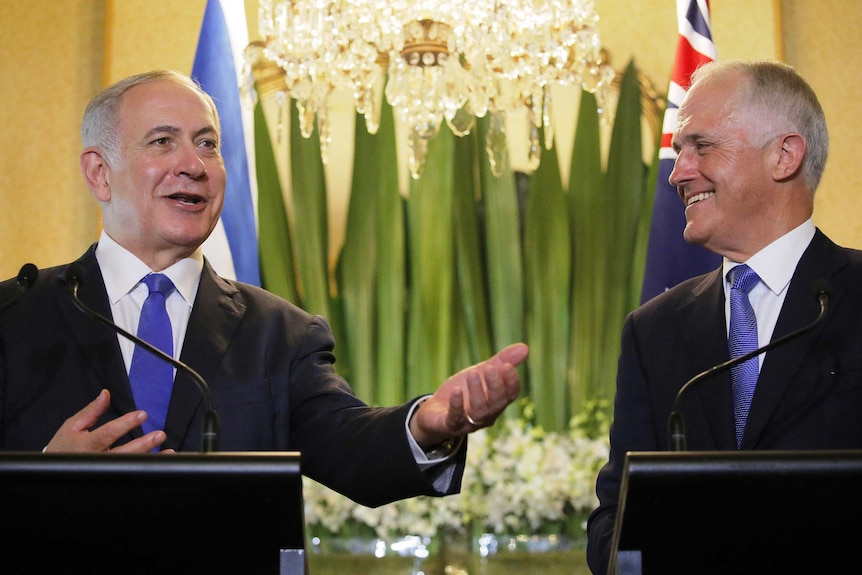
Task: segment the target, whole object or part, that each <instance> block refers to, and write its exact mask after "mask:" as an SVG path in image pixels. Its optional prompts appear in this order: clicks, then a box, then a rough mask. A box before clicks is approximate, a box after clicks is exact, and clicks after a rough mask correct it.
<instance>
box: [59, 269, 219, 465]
mask: <svg viewBox="0 0 862 575" xmlns="http://www.w3.org/2000/svg"><path fill="white" fill-rule="evenodd" d="M79 284H80V279H79V277H78V274H74V273H70V274H69V286H70V289H71V292H72V301H73V302H74V303H75V307H77V308H78V309H79V310H81V311H82V312H84V313H85V314H87V315H89V316H90V317H92V318H94V319H96V320H98V321H100V322H102V323H103V324H105V325H107V326H108V327H110V328H111V329H113V330H114V331H116V332H118V333H119V334H120V335H122V336H123V337H125V338H126V339H128V340H130V341H132V342H134V343H135V344H136V345H140V346H142V347H144V348H145V349H147V351H149V352H150V353H154V354H155V355H157V356H159V357H160V358H161V359H163V360H165V361H166V362H168V363H170V364H171V365H173V366H174V367H175V368H177V369H179V370H180V371H184V372H186V373H188V374H189V375H190V376H191V377H192V379H193V380H194V382H195V383H196V384H197V386H198V389H199V390H200V392H201V395H203V397H204V403H206V406H207V411H206V414H205V415H204V427H203V433H202V436H201V438H202V448H201V451H203V452H204V453H210V452H213V451H217V450H218V426H219V421H218V414H217V413H216V411H215V409H214V407H213V400H212V393H211V392H210V388H209V385H207V383H206V381H204V378H203V377H202V376H201V375H200V374H199V373H198V372H197V371H195V370H194V369H192V368H191V367H190V366H189V365H187V364H185V363H183V362H181V361H178V360H176V359H174V358H173V357H171V356H170V355H168V354H166V353H165V352H164V351H162V350H160V349H159V348H157V347H155V346H154V345H152V344H150V343H148V342H146V341H144V340H143V339H141V338H139V337H137V336H135V335H132V334H131V333H129V332H128V331H126V330H124V329H123V328H121V327H120V326H118V325H117V324H115V323H114V322H112V321H111V320H110V319H108V318H106V317H105V316H103V315H102V314H100V313H98V312H96V311H95V310H92V309H90V308H89V307H87V306H86V305H85V304H84V302H82V301H81V299H80V298H79V297H78V285H79Z"/></svg>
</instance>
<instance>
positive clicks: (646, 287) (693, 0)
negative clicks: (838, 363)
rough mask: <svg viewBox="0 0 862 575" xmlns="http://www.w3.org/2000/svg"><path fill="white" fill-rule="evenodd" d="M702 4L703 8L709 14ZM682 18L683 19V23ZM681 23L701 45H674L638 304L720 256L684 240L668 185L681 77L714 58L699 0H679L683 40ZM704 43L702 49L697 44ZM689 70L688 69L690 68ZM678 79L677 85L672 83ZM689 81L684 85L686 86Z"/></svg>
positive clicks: (678, 203) (680, 208) (681, 212)
mask: <svg viewBox="0 0 862 575" xmlns="http://www.w3.org/2000/svg"><path fill="white" fill-rule="evenodd" d="M708 6H709V5H708V4H707V3H706V2H703V10H708ZM683 15H685V18H684V20H683V19H682V18H683ZM685 21H687V22H688V25H689V26H691V27H692V29H693V30H694V31H695V32H696V33H697V34H699V35H700V36H702V37H703V39H704V40H705V42H703V43H698V45H699V47H700V48H705V49H706V51H705V52H704V51H699V50H697V49H696V48H695V47H694V46H693V45H692V44H691V43H690V42H687V41H680V42H678V43H677V53H676V57H675V59H674V70H673V73H672V75H671V78H672V80H671V84H670V89H669V91H668V92H669V93H668V102H667V109H666V110H665V116H664V122H663V129H662V144H661V146H662V147H661V149H660V150H659V157H660V159H659V165H658V180H657V181H656V188H655V198H654V200H653V211H652V221H651V222H650V232H649V243H648V244H647V255H646V266H645V269H644V280H643V286H642V287H641V303H644V302H646V301H647V300H649V299H651V298H653V297H655V296H657V295H659V294H660V293H662V292H663V291H665V290H667V289H670V288H672V287H673V286H675V285H676V284H678V283H680V282H681V281H684V280H687V279H688V278H691V277H694V276H697V275H700V274H704V273H707V272H709V271H711V270H713V269H715V268H717V267H718V266H719V264H720V263H721V257H720V256H719V255H717V254H714V253H712V252H710V251H709V250H707V249H706V248H702V247H700V246H696V245H692V244H689V243H688V242H686V241H685V239H684V238H683V231H684V230H685V206H684V205H683V202H682V200H681V199H680V197H679V194H678V193H677V189H676V186H672V185H671V184H670V182H668V178H669V177H670V174H671V172H672V171H673V166H674V162H675V161H676V154H675V153H674V152H673V150H672V149H671V148H670V137H671V133H672V132H673V130H674V129H675V128H676V125H675V124H676V115H677V112H678V110H677V108H678V106H679V104H680V103H682V98H683V97H684V95H685V90H686V89H687V88H686V87H684V86H683V85H682V79H683V78H686V79H687V78H688V75H690V74H691V73H692V72H694V67H696V65H697V62H698V61H703V60H712V59H714V57H715V56H714V52H715V45H714V44H713V43H712V32H711V30H710V23H709V13H708V11H707V12H703V11H701V6H699V3H698V1H697V0H677V22H678V26H679V31H678V32H679V36H680V38H682V37H684V36H685V33H686V32H687V31H686V29H685ZM701 44H702V45H701ZM689 68H690V69H689ZM674 80H676V83H674ZM687 85H688V84H687V82H686V83H685V86H687Z"/></svg>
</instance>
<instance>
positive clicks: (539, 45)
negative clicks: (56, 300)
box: [246, 0, 614, 178]
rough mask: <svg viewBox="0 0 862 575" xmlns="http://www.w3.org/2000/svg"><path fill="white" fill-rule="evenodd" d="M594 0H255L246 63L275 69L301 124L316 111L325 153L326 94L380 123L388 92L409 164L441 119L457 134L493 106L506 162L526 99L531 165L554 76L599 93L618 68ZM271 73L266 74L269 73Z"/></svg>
mask: <svg viewBox="0 0 862 575" xmlns="http://www.w3.org/2000/svg"><path fill="white" fill-rule="evenodd" d="M597 22H598V16H597V14H596V13H595V11H594V8H593V2H591V1H589V0H455V1H450V0H418V1H417V0H260V2H259V26H260V34H261V37H262V38H264V40H263V41H262V42H258V43H253V44H252V45H250V46H249V49H248V50H247V53H246V56H247V64H248V65H250V66H252V67H253V68H257V69H260V68H261V67H262V66H264V65H265V64H266V63H270V64H271V63H274V64H275V65H277V67H278V69H279V78H278V82H279V86H280V88H279V93H280V94H281V95H282V97H284V96H285V95H286V96H289V97H290V98H291V99H293V100H295V102H296V105H297V108H298V111H299V119H300V130H301V132H302V134H303V136H305V137H308V136H310V135H311V133H312V131H313V130H314V126H315V120H316V124H317V129H318V136H319V138H320V145H321V155H322V157H323V160H324V162H325V161H327V157H328V146H329V143H330V135H329V114H328V112H329V110H328V100H329V97H330V95H331V94H332V93H333V92H334V91H335V90H348V91H349V93H351V94H352V96H353V102H354V105H355V108H356V111H357V113H359V114H362V115H363V116H364V118H365V123H366V127H367V129H368V131H369V132H370V133H372V134H374V133H376V131H377V128H378V126H379V123H380V113H381V101H382V98H383V97H384V96H385V98H386V100H387V102H388V103H389V104H390V105H391V106H392V108H393V110H394V112H395V114H396V118H397V120H398V121H399V122H400V123H402V125H403V126H405V127H406V133H407V142H408V147H409V153H408V164H409V167H410V173H411V176H412V177H414V178H418V177H419V176H420V175H421V172H422V167H423V165H424V161H425V156H426V153H427V148H428V142H429V141H430V140H431V139H433V138H434V137H435V136H436V135H437V133H438V132H439V130H440V128H441V126H442V124H443V122H444V121H445V122H446V123H447V124H448V125H449V128H450V129H451V130H452V132H453V133H454V134H455V135H458V136H464V135H466V134H468V133H470V131H471V130H472V129H473V127H474V126H475V122H476V118H477V117H485V116H486V115H487V116H488V117H489V128H488V133H487V137H486V148H487V150H488V154H489V158H490V164H491V169H492V171H493V172H494V173H495V174H498V175H499V174H500V173H502V171H503V169H504V167H505V166H506V165H507V154H508V152H507V149H506V143H505V142H506V135H505V120H506V117H507V115H508V114H510V113H511V112H514V111H516V110H524V111H525V112H526V117H527V126H528V130H529V134H528V138H529V141H530V145H529V146H528V148H529V150H530V152H529V155H530V157H529V159H528V162H529V164H530V166H531V167H536V166H538V163H539V159H540V158H539V156H540V153H541V152H540V149H541V146H540V143H539V133H540V127H543V128H544V134H545V138H544V140H545V141H544V144H545V147H546V148H549V147H550V145H551V142H552V140H553V128H552V122H551V120H552V98H551V86H552V85H555V84H557V85H563V86H578V85H580V86H581V87H582V88H583V89H584V90H587V91H589V92H592V93H595V94H596V95H597V98H599V101H600V104H601V101H602V94H603V92H604V89H605V88H607V87H609V85H610V84H611V83H612V81H613V78H614V71H613V69H612V68H611V67H610V66H609V65H607V64H606V63H605V62H604V61H603V58H602V50H601V43H600V41H599V35H598V30H597ZM270 75H271V74H270Z"/></svg>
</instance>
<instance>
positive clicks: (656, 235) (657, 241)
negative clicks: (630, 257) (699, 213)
mask: <svg viewBox="0 0 862 575" xmlns="http://www.w3.org/2000/svg"><path fill="white" fill-rule="evenodd" d="M673 164H674V160H670V159H666V160H661V161H660V162H659V169H658V185H657V186H656V191H655V200H654V202H653V215H652V222H651V224H650V236H649V244H648V248H647V257H646V273H645V274H644V283H643V288H642V291H641V302H645V301H647V300H648V299H650V298H652V297H654V296H657V295H658V294H660V293H662V292H663V291H665V290H666V289H668V288H671V287H673V286H675V285H676V284H678V283H679V282H681V281H683V280H686V279H688V278H691V277H694V276H696V275H700V274H703V273H706V272H708V271H711V270H713V269H715V268H716V267H718V264H719V263H721V258H720V257H719V256H718V255H716V254H714V253H712V252H710V251H708V250H706V249H704V248H702V247H700V246H695V245H692V244H689V243H688V242H686V241H685V240H684V239H683V237H682V231H683V230H684V229H685V207H684V206H683V203H682V200H681V199H679V195H678V194H677V191H676V188H675V187H674V186H671V185H670V183H668V181H667V179H668V177H670V173H671V172H672V171H673Z"/></svg>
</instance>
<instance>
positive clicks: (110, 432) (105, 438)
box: [88, 410, 147, 450]
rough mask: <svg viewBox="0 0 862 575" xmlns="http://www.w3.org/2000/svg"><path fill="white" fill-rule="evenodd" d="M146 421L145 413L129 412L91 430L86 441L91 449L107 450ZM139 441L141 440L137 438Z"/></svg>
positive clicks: (139, 411) (138, 411)
mask: <svg viewBox="0 0 862 575" xmlns="http://www.w3.org/2000/svg"><path fill="white" fill-rule="evenodd" d="M146 420H147V413H146V412H145V411H141V410H137V411H130V412H129V413H126V414H124V415H121V416H120V417H118V418H116V419H112V420H111V421H109V422H107V423H105V424H104V425H102V426H100V427H97V428H96V429H94V430H92V431H91V432H90V434H89V437H88V440H89V442H90V444H91V446H93V447H101V450H107V449H108V448H110V447H111V446H112V445H113V444H114V443H116V442H117V440H118V439H120V438H121V437H123V436H124V435H126V434H127V433H129V432H131V431H132V430H133V429H135V428H136V427H140V426H141V425H142V424H143V423H144V421H146ZM138 439H141V438H138Z"/></svg>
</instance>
